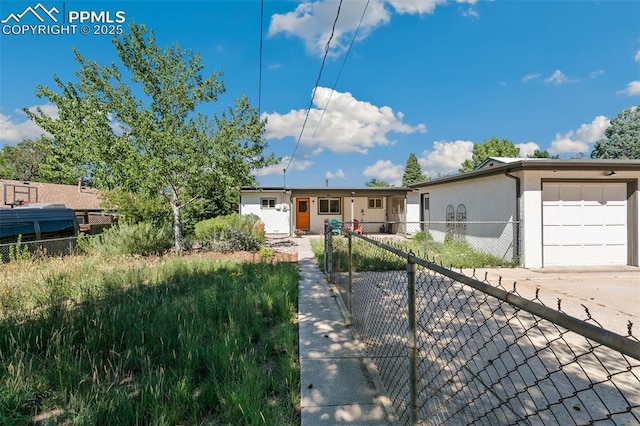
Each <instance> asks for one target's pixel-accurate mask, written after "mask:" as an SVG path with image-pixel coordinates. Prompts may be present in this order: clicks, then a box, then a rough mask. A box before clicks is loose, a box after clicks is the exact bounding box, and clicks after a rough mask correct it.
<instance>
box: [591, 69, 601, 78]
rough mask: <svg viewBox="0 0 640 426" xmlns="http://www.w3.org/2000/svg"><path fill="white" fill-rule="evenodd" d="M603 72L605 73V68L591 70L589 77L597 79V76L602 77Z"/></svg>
mask: <svg viewBox="0 0 640 426" xmlns="http://www.w3.org/2000/svg"><path fill="white" fill-rule="evenodd" d="M602 74H604V71H603V70H596V71H591V72H590V73H589V78H590V79H592V80H593V79H596V78H598V77H600V76H601V75H602Z"/></svg>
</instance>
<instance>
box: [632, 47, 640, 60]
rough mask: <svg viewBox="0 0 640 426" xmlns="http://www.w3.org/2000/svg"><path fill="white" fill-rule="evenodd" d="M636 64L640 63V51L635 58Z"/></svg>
mask: <svg viewBox="0 0 640 426" xmlns="http://www.w3.org/2000/svg"><path fill="white" fill-rule="evenodd" d="M633 59H634V60H635V61H636V62H640V50H638V51H637V52H636V56H634V57H633Z"/></svg>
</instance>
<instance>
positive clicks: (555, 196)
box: [542, 183, 560, 205]
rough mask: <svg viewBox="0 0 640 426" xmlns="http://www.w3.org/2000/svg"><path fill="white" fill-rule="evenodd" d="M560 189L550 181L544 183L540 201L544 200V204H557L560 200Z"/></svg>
mask: <svg viewBox="0 0 640 426" xmlns="http://www.w3.org/2000/svg"><path fill="white" fill-rule="evenodd" d="M559 190H560V187H559V185H555V184H552V183H548V184H547V183H546V184H545V185H544V189H543V191H542V201H543V202H545V205H558V204H560V202H559V201H558V200H560V195H559V193H558V191H559Z"/></svg>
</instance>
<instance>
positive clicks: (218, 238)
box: [195, 213, 265, 252]
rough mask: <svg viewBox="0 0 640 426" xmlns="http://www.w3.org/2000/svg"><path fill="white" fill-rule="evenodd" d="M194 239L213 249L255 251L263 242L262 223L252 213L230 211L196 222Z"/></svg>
mask: <svg viewBox="0 0 640 426" xmlns="http://www.w3.org/2000/svg"><path fill="white" fill-rule="evenodd" d="M195 237H196V240H198V241H200V242H201V243H202V244H203V245H204V246H206V247H208V248H210V249H211V250H214V251H222V252H228V251H238V250H249V251H255V250H258V249H260V245H261V244H262V243H263V242H264V238H265V232H264V225H263V224H262V222H260V218H259V217H258V216H256V215H254V214H249V215H240V214H238V213H232V214H230V215H226V216H218V217H214V218H212V219H207V220H203V221H200V222H198V223H196V226H195Z"/></svg>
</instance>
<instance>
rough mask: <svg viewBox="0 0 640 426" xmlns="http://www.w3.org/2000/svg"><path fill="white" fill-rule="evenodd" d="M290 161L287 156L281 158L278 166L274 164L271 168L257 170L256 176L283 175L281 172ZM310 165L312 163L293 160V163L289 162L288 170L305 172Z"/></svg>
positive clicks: (303, 160) (304, 160) (305, 160)
mask: <svg viewBox="0 0 640 426" xmlns="http://www.w3.org/2000/svg"><path fill="white" fill-rule="evenodd" d="M290 159H291V157H289V156H287V157H282V160H281V161H280V162H279V163H278V164H275V165H273V166H268V167H263V168H262V169H260V170H258V176H267V175H275V174H280V175H283V170H284V169H285V167H287V165H288V164H289V160H290ZM312 164H313V162H311V161H309V160H307V159H300V160H298V159H296V158H294V159H293V161H292V162H291V165H289V169H288V170H305V169H307V168H308V167H309V166H311V165H312Z"/></svg>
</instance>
